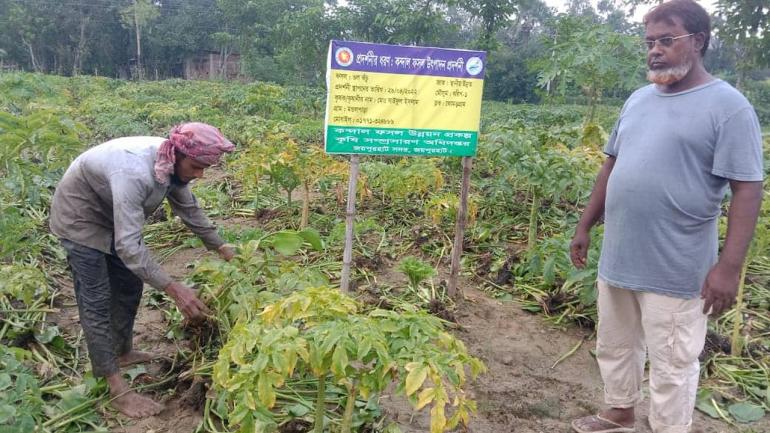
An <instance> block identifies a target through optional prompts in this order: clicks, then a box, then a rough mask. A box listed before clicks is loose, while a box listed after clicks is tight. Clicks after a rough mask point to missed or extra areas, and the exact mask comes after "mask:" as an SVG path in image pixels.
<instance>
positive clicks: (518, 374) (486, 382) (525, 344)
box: [54, 249, 770, 433]
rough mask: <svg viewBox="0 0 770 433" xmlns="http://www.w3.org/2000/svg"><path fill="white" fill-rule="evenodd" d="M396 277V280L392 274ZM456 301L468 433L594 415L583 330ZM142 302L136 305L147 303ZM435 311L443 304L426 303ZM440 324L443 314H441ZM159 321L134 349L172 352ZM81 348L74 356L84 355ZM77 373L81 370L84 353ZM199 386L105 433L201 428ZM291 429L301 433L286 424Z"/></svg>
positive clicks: (712, 431)
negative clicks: (470, 379)
mask: <svg viewBox="0 0 770 433" xmlns="http://www.w3.org/2000/svg"><path fill="white" fill-rule="evenodd" d="M207 254H211V253H207V252H206V251H205V250H203V249H184V250H181V251H179V252H178V253H176V254H175V255H174V256H172V257H170V258H169V259H167V260H166V262H165V263H164V264H163V266H164V268H165V269H166V270H167V271H169V272H170V273H171V275H172V276H174V277H177V278H183V277H184V276H185V275H186V274H187V273H188V272H189V269H190V264H191V263H193V262H195V261H196V260H198V259H200V258H202V257H203V256H205V255H207ZM376 267H377V268H380V269H379V272H378V273H379V275H380V277H379V278H378V280H379V281H381V282H384V283H389V282H392V281H391V280H392V279H396V278H402V276H400V275H399V274H398V273H396V272H394V271H395V270H394V269H390V266H382V264H378V266H376ZM397 275H399V276H397ZM461 288H462V289H463V293H464V295H465V299H464V300H463V301H460V302H459V303H458V305H457V306H456V308H455V309H453V311H452V317H451V319H452V321H453V322H454V323H452V324H450V326H451V327H452V328H453V332H454V334H455V335H456V336H457V337H459V338H460V339H461V340H463V341H464V342H465V344H466V345H467V347H468V350H469V352H470V353H472V354H473V355H475V356H477V357H479V358H481V359H482V360H483V361H484V362H485V363H486V366H487V368H488V372H487V373H486V374H484V375H482V376H480V377H479V379H478V380H477V381H476V382H474V383H473V384H472V385H471V386H470V395H471V396H472V397H473V398H475V399H476V400H477V403H478V414H477V415H476V416H475V417H473V418H472V421H471V423H470V425H469V426H467V429H459V430H458V431H467V432H474V433H501V432H518V433H529V432H532V433H534V432H544V433H545V432H549V433H550V432H565V433H566V432H569V431H571V429H570V421H571V420H572V419H574V418H576V417H581V416H585V415H590V414H594V413H596V412H597V411H598V410H599V408H600V402H601V401H602V381H601V377H600V375H599V370H598V367H597V365H596V362H595V360H594V358H593V357H592V355H591V353H590V351H591V350H592V349H593V348H594V345H595V340H593V339H592V338H591V337H590V335H589V332H588V331H586V330H583V329H579V328H576V327H565V328H556V327H553V326H552V325H550V324H549V323H547V322H545V321H544V320H543V318H542V317H540V316H537V315H533V314H530V313H527V312H524V311H523V310H521V308H519V307H518V306H517V304H516V303H515V302H501V301H498V300H495V299H493V298H491V297H490V296H489V295H488V294H486V293H484V292H481V291H479V290H477V289H476V288H475V287H474V285H473V284H472V283H470V282H468V281H461ZM148 298H149V297H148V296H147V295H145V298H144V299H145V304H146V302H147V300H148ZM59 304H60V307H61V313H60V314H59V315H57V317H55V318H54V320H55V321H56V322H57V324H58V325H59V326H60V328H62V329H63V330H65V332H68V333H70V335H78V334H79V333H80V327H79V325H78V322H77V321H78V319H77V307H76V306H75V301H74V294H73V293H72V288H71V286H68V285H65V287H63V293H62V296H60V297H59ZM435 308H436V309H439V310H440V309H441V308H443V306H441V307H439V306H435ZM447 318H448V317H447ZM167 331H168V330H167V327H166V320H165V318H164V317H163V314H162V312H161V311H159V310H157V309H154V308H152V307H150V306H148V305H143V306H142V307H141V308H140V311H139V315H138V317H137V322H136V327H135V339H134V346H135V347H136V348H137V349H139V350H147V351H153V352H156V353H159V354H162V355H164V356H166V357H173V354H174V353H175V352H176V347H175V346H174V342H173V341H172V340H170V339H168V338H166V336H165V335H166V333H167ZM581 341H582V344H581V345H580V347H579V349H578V350H577V351H576V352H575V353H574V354H573V355H572V356H570V357H568V358H566V359H565V360H563V361H562V362H560V363H559V364H558V365H556V366H555V367H554V363H555V362H556V361H557V360H558V359H559V358H560V357H562V356H563V355H564V354H565V353H567V352H569V351H570V350H571V349H572V348H574V347H575V346H576V345H577V344H579V343H580V342H581ZM85 350H86V349H85V344H84V343H83V344H82V347H81V351H82V353H85ZM82 361H83V363H82V364H81V368H84V367H85V366H86V365H87V358H85V355H83V358H82ZM167 366H168V361H165V362H163V361H161V362H155V363H152V364H150V365H148V366H147V370H148V373H149V374H150V376H151V377H152V376H153V375H154V374H158V373H162V372H163V371H167ZM207 386H208V384H206V383H204V382H191V381H189V380H188V381H180V382H179V383H177V384H176V386H172V387H170V388H168V389H164V390H162V391H159V392H157V393H155V394H153V397H154V398H156V399H157V400H158V401H161V402H162V403H163V404H164V405H165V406H166V409H165V410H164V411H163V412H161V413H160V414H159V415H158V416H154V417H148V418H145V419H141V420H130V419H127V418H125V417H122V416H119V415H116V413H115V412H114V411H111V410H109V409H104V414H105V418H106V419H107V420H108V423H109V424H110V429H111V431H114V432H122V433H150V432H152V433H172V432H173V433H187V432H193V431H194V430H195V429H196V427H197V426H198V424H199V422H200V421H201V413H202V410H201V409H202V402H203V401H204V400H203V399H204V398H205V394H206V391H207ZM381 402H382V405H383V409H384V412H385V413H386V414H387V416H388V417H389V419H390V420H392V421H393V422H395V423H397V424H398V425H399V427H400V428H401V430H402V431H403V432H404V433H409V432H427V431H429V425H430V424H429V421H430V420H429V416H428V414H427V413H414V412H413V411H412V409H411V407H410V406H409V404H408V403H407V402H406V401H405V400H404V399H403V398H400V397H396V396H392V395H384V396H383V397H382V399H381ZM646 413H647V407H646V405H640V406H639V408H638V417H637V432H650V430H649V427H648V426H647V423H646ZM694 426H695V428H694V429H693V431H694V432H703V433H721V432H734V431H737V430H735V429H734V428H732V427H730V426H729V425H727V424H725V423H723V422H721V421H719V420H714V419H711V418H708V417H706V416H705V415H703V414H701V413H700V412H697V411H696V413H695V419H694ZM295 427H297V429H296V430H297V431H302V429H301V428H300V427H305V426H299V425H298V426H295ZM747 427H750V428H752V429H753V430H754V431H755V432H761V431H770V420H768V419H767V418H765V419H764V420H762V421H761V422H759V423H755V424H753V425H749V426H747Z"/></svg>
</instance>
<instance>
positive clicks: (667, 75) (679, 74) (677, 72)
mask: <svg viewBox="0 0 770 433" xmlns="http://www.w3.org/2000/svg"><path fill="white" fill-rule="evenodd" d="M690 69H692V61H688V62H685V63H683V64H681V65H679V66H675V67H673V68H667V69H657V70H656V69H650V70H648V71H647V80H649V81H652V82H653V83H655V84H658V85H661V86H668V85H670V84H674V83H676V82H677V81H680V80H681V79H682V78H684V77H685V76H687V74H689V73H690Z"/></svg>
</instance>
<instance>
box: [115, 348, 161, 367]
mask: <svg viewBox="0 0 770 433" xmlns="http://www.w3.org/2000/svg"><path fill="white" fill-rule="evenodd" d="M158 358H160V356H158V355H155V354H153V353H149V352H141V351H139V350H132V351H130V352H128V353H126V354H123V355H120V356H118V365H119V366H121V367H126V366H129V365H133V364H141V363H143V362H149V361H152V360H153V359H158Z"/></svg>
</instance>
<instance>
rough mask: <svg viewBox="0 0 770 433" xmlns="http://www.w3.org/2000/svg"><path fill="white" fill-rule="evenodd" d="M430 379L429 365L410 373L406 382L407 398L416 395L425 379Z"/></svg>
mask: <svg viewBox="0 0 770 433" xmlns="http://www.w3.org/2000/svg"><path fill="white" fill-rule="evenodd" d="M427 377H428V366H427V365H421V366H419V367H417V368H415V369H413V370H412V371H410V372H409V374H408V375H407V376H406V382H405V385H406V386H405V388H404V390H405V392H406V395H407V396H410V395H412V394H414V393H415V391H417V390H418V389H420V387H421V386H422V384H423V382H425V379H426V378H427Z"/></svg>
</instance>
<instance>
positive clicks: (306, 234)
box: [298, 228, 324, 251]
mask: <svg viewBox="0 0 770 433" xmlns="http://www.w3.org/2000/svg"><path fill="white" fill-rule="evenodd" d="M298 234H299V235H300V236H301V237H302V239H304V240H305V242H307V243H309V244H310V246H311V247H313V249H314V250H316V251H321V250H323V249H324V245H323V241H322V240H321V235H320V234H319V233H318V231H317V230H315V229H312V228H306V229H304V230H302V231H301V232H299V233H298Z"/></svg>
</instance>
